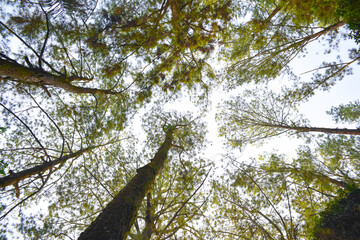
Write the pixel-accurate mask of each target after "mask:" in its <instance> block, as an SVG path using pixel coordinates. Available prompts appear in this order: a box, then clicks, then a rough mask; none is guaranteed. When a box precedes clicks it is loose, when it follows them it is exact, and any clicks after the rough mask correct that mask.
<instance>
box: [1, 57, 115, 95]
mask: <svg viewBox="0 0 360 240" xmlns="http://www.w3.org/2000/svg"><path fill="white" fill-rule="evenodd" d="M0 76H6V77H5V79H8V80H13V81H17V82H21V83H28V84H37V85H40V86H47V85H49V86H54V87H58V88H62V89H64V90H66V91H68V92H72V93H93V94H119V93H118V92H113V91H111V90H102V89H97V88H84V87H78V86H75V85H72V84H71V83H70V82H71V81H72V80H74V79H73V78H72V77H65V76H58V75H54V74H51V73H48V72H46V71H43V70H40V69H35V68H28V67H25V66H23V65H21V64H18V63H17V62H12V61H8V60H5V59H2V58H0ZM78 80H81V78H79V79H78Z"/></svg>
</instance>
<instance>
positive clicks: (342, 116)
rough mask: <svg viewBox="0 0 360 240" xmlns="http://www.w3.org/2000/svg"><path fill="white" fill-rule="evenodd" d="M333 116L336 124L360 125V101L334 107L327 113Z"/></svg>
mask: <svg viewBox="0 0 360 240" xmlns="http://www.w3.org/2000/svg"><path fill="white" fill-rule="evenodd" d="M326 113H327V114H329V115H332V117H333V119H334V121H335V122H337V123H338V122H342V123H357V124H358V123H359V119H360V102H359V101H358V100H356V101H354V102H350V103H348V104H341V105H340V106H339V107H332V108H331V110H330V111H327V112H326Z"/></svg>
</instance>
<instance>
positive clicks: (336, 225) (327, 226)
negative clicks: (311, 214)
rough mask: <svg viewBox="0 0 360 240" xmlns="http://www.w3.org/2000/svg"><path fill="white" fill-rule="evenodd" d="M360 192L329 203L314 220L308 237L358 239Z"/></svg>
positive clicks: (350, 193)
mask: <svg viewBox="0 0 360 240" xmlns="http://www.w3.org/2000/svg"><path fill="white" fill-rule="evenodd" d="M359 206H360V190H359V189H353V190H352V191H350V192H348V193H347V194H344V195H343V196H340V197H338V198H337V199H335V200H333V201H330V202H329V203H328V204H327V206H326V209H325V210H324V211H322V212H320V213H319V215H318V216H316V218H314V220H313V221H314V226H313V228H312V229H311V233H310V234H309V235H310V237H312V238H313V239H349V240H352V239H354V240H355V239H359V237H360V230H359V229H360V228H359V226H360V210H359V209H360V208H359Z"/></svg>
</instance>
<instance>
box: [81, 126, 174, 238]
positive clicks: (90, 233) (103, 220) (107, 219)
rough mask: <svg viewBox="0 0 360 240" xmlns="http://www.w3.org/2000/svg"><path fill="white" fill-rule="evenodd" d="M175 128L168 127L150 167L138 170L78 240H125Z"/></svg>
mask: <svg viewBox="0 0 360 240" xmlns="http://www.w3.org/2000/svg"><path fill="white" fill-rule="evenodd" d="M174 129H175V127H173V126H170V127H168V130H167V132H166V138H165V140H164V142H163V143H162V144H161V146H160V148H159V149H158V151H157V152H156V154H155V156H154V158H153V159H152V160H151V162H150V163H148V164H146V165H145V166H144V167H141V168H139V169H138V170H137V173H136V175H135V176H134V177H133V179H131V181H130V182H129V183H128V184H127V185H126V186H125V187H124V188H123V189H122V190H121V191H120V192H119V193H118V194H117V195H116V197H115V198H114V199H113V200H112V201H111V202H110V203H109V204H108V205H107V206H106V207H105V209H104V210H103V211H102V212H101V213H100V215H99V216H98V217H97V218H96V219H95V220H94V221H93V222H92V223H91V225H90V226H89V227H88V228H87V229H86V230H85V231H84V232H82V233H81V235H80V237H79V238H78V240H105V239H106V240H122V239H126V237H127V235H128V234H129V232H130V228H131V226H132V225H133V224H134V221H135V218H136V215H137V212H138V209H139V207H140V205H141V202H142V201H143V199H144V197H145V195H146V193H147V192H148V191H149V189H150V187H151V185H152V184H153V182H154V180H155V177H156V176H157V175H158V174H159V172H160V170H161V169H162V168H163V166H164V163H165V161H166V159H167V155H168V152H169V150H170V148H171V143H172V140H173V131H174Z"/></svg>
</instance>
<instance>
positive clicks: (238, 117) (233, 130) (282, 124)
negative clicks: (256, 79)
mask: <svg viewBox="0 0 360 240" xmlns="http://www.w3.org/2000/svg"><path fill="white" fill-rule="evenodd" d="M298 104H299V103H298V102H297V101H294V100H292V99H291V98H289V97H283V96H281V95H277V94H275V93H273V92H267V91H262V90H260V91H259V90H256V89H255V90H247V91H245V93H244V94H243V95H242V96H237V97H235V98H233V99H232V100H230V101H227V102H225V105H224V106H222V112H221V113H219V114H218V116H217V119H218V121H219V122H221V127H220V134H221V135H223V136H226V138H227V139H228V140H229V141H230V143H231V144H232V145H234V146H240V147H241V146H243V145H245V144H247V143H255V142H258V141H264V140H265V139H267V138H270V137H274V136H278V135H281V134H284V133H288V134H300V133H308V132H317V133H326V134H345V135H359V134H360V129H347V128H326V127H311V126H309V124H308V121H307V120H306V119H305V118H304V117H303V116H302V115H301V114H299V113H298V111H297V110H296V107H297V105H298ZM356 107H358V106H357V105H356V104H350V105H347V107H346V106H342V107H340V108H333V109H332V110H331V111H330V112H329V114H337V115H335V116H334V118H335V120H336V119H339V118H340V119H341V117H343V118H344V120H345V119H347V118H350V119H351V120H352V121H354V120H355V119H356ZM345 109H347V110H345ZM352 111H353V113H352ZM352 115H353V116H352ZM351 117H352V118H351Z"/></svg>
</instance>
